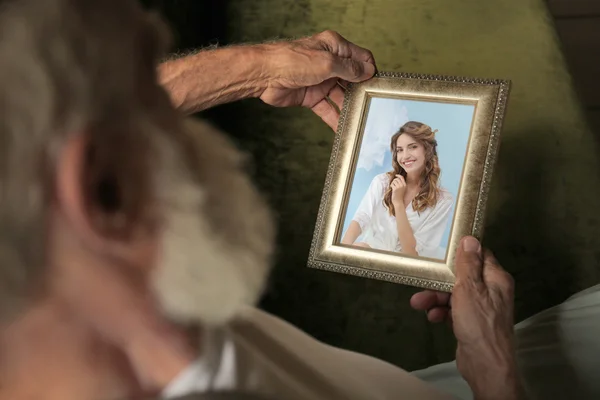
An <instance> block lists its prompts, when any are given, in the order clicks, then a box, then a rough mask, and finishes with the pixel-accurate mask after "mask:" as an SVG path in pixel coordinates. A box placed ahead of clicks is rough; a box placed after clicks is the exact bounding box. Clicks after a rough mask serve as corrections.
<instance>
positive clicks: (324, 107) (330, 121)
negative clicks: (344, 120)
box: [311, 99, 340, 132]
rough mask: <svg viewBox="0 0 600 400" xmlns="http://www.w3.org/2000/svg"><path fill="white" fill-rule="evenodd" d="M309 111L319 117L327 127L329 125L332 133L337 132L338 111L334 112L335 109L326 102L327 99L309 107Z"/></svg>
mask: <svg viewBox="0 0 600 400" xmlns="http://www.w3.org/2000/svg"><path fill="white" fill-rule="evenodd" d="M311 110H313V112H314V113H315V114H317V115H318V116H319V117H321V119H322V120H323V121H324V122H325V123H326V124H327V125H329V127H331V129H333V131H334V132H337V128H338V123H339V121H340V114H339V112H338V110H336V108H335V107H334V106H333V105H331V104H330V103H329V102H328V101H327V99H323V100H321V101H319V102H318V103H317V104H315V105H314V106H313V107H311Z"/></svg>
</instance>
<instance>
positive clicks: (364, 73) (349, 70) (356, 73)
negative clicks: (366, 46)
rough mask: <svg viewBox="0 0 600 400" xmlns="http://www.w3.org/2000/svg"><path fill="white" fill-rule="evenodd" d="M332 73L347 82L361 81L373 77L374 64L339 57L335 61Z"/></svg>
mask: <svg viewBox="0 0 600 400" xmlns="http://www.w3.org/2000/svg"><path fill="white" fill-rule="evenodd" d="M334 73H335V75H337V77H338V78H341V79H344V80H347V81H349V82H362V81H364V80H366V79H369V78H371V77H373V75H374V74H375V66H374V65H373V64H371V63H369V62H363V61H357V60H353V59H351V58H341V57H340V58H338V62H336V67H335V71H334Z"/></svg>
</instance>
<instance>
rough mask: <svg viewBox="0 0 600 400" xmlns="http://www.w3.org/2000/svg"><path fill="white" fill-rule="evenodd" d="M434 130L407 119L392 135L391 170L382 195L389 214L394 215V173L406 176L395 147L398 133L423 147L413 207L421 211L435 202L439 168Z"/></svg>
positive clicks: (437, 192) (437, 193)
mask: <svg viewBox="0 0 600 400" xmlns="http://www.w3.org/2000/svg"><path fill="white" fill-rule="evenodd" d="M436 132H437V130H435V131H434V130H432V129H431V127H430V126H428V125H426V124H424V123H422V122H417V121H409V122H407V123H405V124H404V125H402V127H401V128H400V130H398V132H396V133H395V134H394V135H393V136H392V139H391V141H390V149H391V151H392V168H393V170H392V171H390V172H388V173H387V174H388V176H389V179H390V180H389V183H388V188H387V189H386V191H385V195H384V196H383V203H384V205H385V206H386V207H387V209H388V210H389V213H390V215H392V216H395V215H396V210H395V208H394V204H392V187H391V186H390V185H391V183H392V181H393V180H394V178H395V177H396V175H402V176H403V177H404V178H406V171H405V170H404V169H403V168H402V167H401V166H400V163H398V160H397V154H398V151H397V149H396V142H397V141H398V138H399V137H400V135H402V134H404V133H406V134H407V135H409V136H410V137H412V138H413V139H415V140H416V141H417V143H419V144H420V145H421V146H423V147H424V148H425V169H423V173H422V175H421V190H420V191H419V193H418V194H417V195H416V196H415V198H414V199H413V201H412V206H413V209H414V210H415V211H417V212H418V213H421V212H423V211H425V210H426V209H427V208H429V207H434V206H435V205H436V204H437V201H438V197H439V186H438V185H439V181H440V173H441V170H440V163H439V159H438V154H437V141H436V140H435V134H436Z"/></svg>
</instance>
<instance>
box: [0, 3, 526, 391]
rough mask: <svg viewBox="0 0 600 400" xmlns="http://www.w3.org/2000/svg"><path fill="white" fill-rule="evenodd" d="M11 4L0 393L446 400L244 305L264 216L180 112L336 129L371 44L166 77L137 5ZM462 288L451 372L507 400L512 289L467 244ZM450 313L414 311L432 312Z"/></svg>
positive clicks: (511, 378) (0, 156) (339, 41)
mask: <svg viewBox="0 0 600 400" xmlns="http://www.w3.org/2000/svg"><path fill="white" fill-rule="evenodd" d="M1 4H2V6H3V8H2V13H1V15H0V30H1V31H2V35H0V70H1V71H2V73H1V74H0V79H1V80H0V85H1V87H0V111H1V112H2V118H1V119H0V120H1V128H0V274H2V275H1V277H0V283H1V285H2V290H1V291H0V296H2V297H1V299H0V305H1V308H0V311H1V313H0V316H1V317H2V320H1V323H2V331H1V333H0V399H2V400H5V399H10V400H20V399H36V400H38V399H39V400H42V399H43V400H45V399H57V400H71V399H73V400H82V399H92V400H93V399H123V398H142V397H145V396H160V397H164V398H172V397H175V396H181V395H186V394H189V393H193V392H198V393H203V392H211V391H228V390H237V391H244V392H249V393H256V394H259V395H264V396H267V397H270V398H274V399H289V400H294V399H328V400H332V399H397V398H409V399H444V398H448V396H447V395H445V394H442V392H440V391H438V390H437V389H435V388H433V387H432V386H429V385H427V384H426V383H424V382H422V381H420V380H418V379H417V378H415V377H414V376H413V375H410V374H408V373H406V372H405V371H402V370H400V369H398V368H395V367H393V366H391V365H389V364H387V363H384V362H382V361H379V360H376V359H373V358H370V357H366V356H363V355H359V354H354V353H351V352H347V351H343V350H340V349H334V348H331V347H328V346H326V345H324V344H321V343H319V342H317V341H315V340H314V339H312V338H310V337H308V336H306V335H305V334H303V333H302V332H300V331H299V330H297V329H295V328H294V327H292V326H290V325H288V324H286V323H285V322H283V321H281V320H279V319H277V318H275V317H273V316H270V315H267V314H265V313H263V312H261V311H259V310H257V309H255V308H253V307H252V305H253V304H254V302H255V301H256V300H257V298H258V296H259V295H260V294H261V291H262V289H263V285H264V281H265V277H266V276H267V274H268V270H269V264H270V259H271V255H272V251H273V235H274V234H273V227H272V221H271V218H270V214H269V210H268V208H267V207H266V206H265V203H264V202H263V201H262V199H261V197H260V195H259V194H258V193H257V192H256V190H255V188H254V187H253V186H252V184H251V183H250V182H249V180H248V178H247V177H246V175H245V174H244V165H243V163H242V162H241V159H240V156H239V155H238V153H237V152H236V150H235V149H234V148H233V147H232V146H231V145H230V144H229V143H228V142H227V140H226V139H225V137H224V136H222V135H221V134H220V133H219V132H216V131H215V130H214V129H213V128H211V127H209V126H207V125H205V124H200V123H199V122H193V121H188V120H185V119H183V118H182V116H181V114H183V113H190V112H194V111H198V110H202V109H205V108H207V107H211V106H214V105H216V104H219V103H224V102H228V101H235V100H238V99H242V98H250V97H254V98H259V99H261V100H262V101H264V102H266V103H268V104H271V105H273V106H305V107H310V108H311V109H312V110H314V112H315V113H316V114H317V115H319V116H320V117H322V118H323V120H324V121H325V122H326V123H328V124H329V125H330V126H331V127H333V128H335V127H336V125H337V119H338V111H337V108H336V107H335V106H334V105H332V103H334V104H337V105H340V103H341V101H342V99H343V94H344V92H343V82H344V81H351V82H358V81H362V80H365V79H368V78H370V77H371V76H373V74H374V72H375V63H374V60H373V56H372V55H371V53H370V52H369V51H367V50H365V49H362V48H360V47H358V46H356V45H354V44H352V43H350V42H348V41H346V40H345V39H343V38H342V37H340V36H339V35H337V34H335V33H332V32H325V33H322V34H319V35H316V36H313V37H309V38H305V39H300V40H296V41H287V42H277V43H268V44H260V45H254V46H239V47H230V48H224V49H220V50H214V51H206V52H201V53H198V54H196V55H192V56H189V57H186V58H184V59H179V60H173V61H170V62H167V63H165V64H162V65H160V66H158V65H157V60H158V58H159V57H160V56H161V55H162V52H163V51H164V49H165V41H164V39H165V35H164V29H163V28H161V27H160V24H159V23H158V21H157V20H156V18H155V17H153V16H150V15H147V14H145V13H144V12H143V11H142V10H141V9H140V8H139V7H138V6H137V5H136V4H135V3H134V2H133V1H129V0H102V1H89V0H52V1H44V2H39V1H34V0H14V1H4V2H2V3H1ZM157 67H158V68H157ZM157 69H158V74H157ZM165 88H166V90H165ZM457 275H458V283H457V286H456V291H455V292H454V294H453V310H452V316H453V320H454V322H453V324H454V325H453V327H454V332H455V334H456V336H457V339H458V350H457V362H458V369H459V371H460V372H461V374H462V375H463V377H464V379H465V380H466V382H468V384H469V385H470V387H471V388H472V391H473V393H474V394H475V396H476V398H478V399H492V398H493V399H496V398H498V399H500V398H501V399H515V398H517V397H518V396H519V393H520V391H521V384H520V380H519V377H518V374H517V372H516V367H515V364H516V360H515V356H514V344H513V333H512V281H511V279H510V277H509V276H508V275H507V274H506V273H505V272H504V271H503V270H502V269H501V267H500V266H499V265H498V264H497V262H496V261H495V260H494V259H493V257H492V256H491V255H490V254H487V255H484V253H483V252H482V250H481V247H480V246H479V243H478V242H477V241H476V240H475V239H473V238H465V240H464V241H463V242H462V245H461V248H460V249H459V252H458V255H457ZM447 302H448V297H447V296H444V295H440V294H436V293H431V292H425V293H423V294H420V295H418V296H416V297H415V299H414V305H415V307H416V308H424V309H429V310H430V317H431V318H432V319H442V318H444V317H445V315H447V313H448V310H447V309H445V308H440V307H439V306H444V305H445V304H446V303H447Z"/></svg>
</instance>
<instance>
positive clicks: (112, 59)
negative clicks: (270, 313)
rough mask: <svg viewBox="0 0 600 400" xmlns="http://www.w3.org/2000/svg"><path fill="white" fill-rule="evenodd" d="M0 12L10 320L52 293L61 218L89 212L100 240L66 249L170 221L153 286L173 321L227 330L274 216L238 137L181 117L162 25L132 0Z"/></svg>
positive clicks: (254, 278)
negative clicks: (164, 83) (72, 160)
mask: <svg viewBox="0 0 600 400" xmlns="http://www.w3.org/2000/svg"><path fill="white" fill-rule="evenodd" d="M0 4H1V6H0V7H1V12H0V316H1V317H8V316H11V315H14V313H15V312H19V311H21V310H22V307H23V306H24V305H26V304H27V302H28V301H30V300H31V299H33V298H34V297H35V296H38V295H39V293H43V292H44V289H45V288H46V287H47V282H48V279H47V275H49V273H48V271H49V270H48V264H49V259H51V258H52V257H53V256H54V254H55V253H56V252H58V251H59V249H58V248H55V246H54V242H55V241H54V240H51V239H52V238H51V237H49V236H50V235H55V234H56V232H57V228H56V226H58V225H57V224H56V220H57V215H58V216H60V218H62V220H64V221H66V222H65V225H66V226H71V225H73V226H77V224H76V223H73V221H75V220H77V218H79V217H78V216H79V215H80V214H82V215H83V217H82V218H83V219H84V220H85V221H86V224H87V225H86V226H88V225H89V227H90V230H91V231H92V232H94V235H93V237H94V238H96V239H97V238H100V239H98V240H100V242H98V240H96V239H95V240H96V241H92V240H91V239H90V240H88V239H87V238H88V237H87V236H86V235H85V234H83V233H82V234H81V235H78V233H81V232H83V230H82V231H81V232H79V231H77V229H73V230H74V232H75V234H76V235H75V236H72V237H75V238H76V239H77V240H74V241H72V242H70V243H69V246H66V247H65V246H63V247H61V248H60V250H61V251H63V250H65V248H67V249H68V250H69V251H71V248H78V249H80V250H78V251H80V252H82V251H87V252H88V253H89V254H96V253H97V252H101V251H104V250H105V249H109V250H110V249H111V248H112V247H111V246H113V247H114V246H116V245H114V243H118V244H119V245H120V246H126V245H127V244H128V240H131V237H132V235H134V233H135V232H137V230H138V228H139V227H140V226H141V225H142V224H156V225H157V226H159V228H160V229H159V230H160V232H161V235H162V236H161V237H162V241H161V246H160V247H161V251H160V255H159V256H157V257H158V258H157V260H154V261H156V262H152V264H156V265H152V278H151V279H150V281H151V286H152V288H153V290H154V293H155V294H156V295H157V297H158V300H159V302H160V304H161V306H162V307H163V308H164V310H165V311H166V312H167V313H169V314H170V316H171V317H174V318H177V319H181V320H188V321H189V320H194V321H197V320H200V321H205V322H219V321H222V320H224V319H227V318H229V317H231V316H232V315H233V314H234V313H235V312H236V310H237V309H238V307H239V306H240V304H242V303H251V302H253V301H254V300H255V299H256V297H257V296H258V294H259V293H260V290H261V288H262V285H263V282H264V278H265V274H266V273H267V270H268V268H267V266H268V264H269V259H270V255H271V242H272V238H273V231H272V227H271V224H270V219H269V213H268V211H267V208H266V206H265V204H264V203H263V202H262V200H261V199H260V197H259V196H258V194H257V193H256V191H255V190H254V188H253V187H252V185H251V184H250V182H249V181H248V179H247V178H246V176H245V175H244V174H243V171H242V170H241V166H240V165H239V161H238V160H239V156H238V154H237V152H236V151H235V150H234V149H233V148H232V146H231V145H230V144H229V143H228V142H227V140H225V139H224V138H223V137H222V136H221V135H220V133H218V132H216V131H215V130H214V129H212V128H210V127H208V126H206V125H203V124H199V123H192V122H185V121H183V119H182V118H181V117H180V116H179V115H178V114H177V112H176V111H175V110H174V109H173V108H172V106H171V104H170V102H169V98H168V96H167V94H166V93H165V92H164V91H163V90H162V89H161V88H160V87H159V85H158V84H157V83H156V79H155V78H156V77H155V67H156V62H157V60H158V58H159V57H160V56H161V55H162V53H163V51H164V50H165V42H166V41H165V40H164V39H165V34H164V29H163V28H161V27H160V24H158V23H157V21H156V20H155V19H154V18H153V17H152V16H149V15H148V14H146V13H145V12H144V11H142V10H141V8H140V7H138V5H137V4H136V3H134V2H133V1H129V0H98V1H89V0H48V1H36V0H13V1H3V2H1V3H0ZM78 138H81V140H82V142H83V143H84V146H85V154H86V157H85V158H83V159H82V160H81V163H79V164H73V165H77V166H78V168H79V169H78V170H77V171H76V176H77V180H76V181H73V182H75V183H76V185H74V186H76V187H75V188H74V189H73V193H74V198H76V199H77V198H80V200H81V204H82V207H81V213H79V214H77V213H75V212H73V211H72V210H70V209H68V207H66V206H65V204H71V203H69V202H68V201H65V200H64V199H69V195H70V193H71V192H70V191H69V188H70V187H71V186H73V185H71V186H69V185H68V184H67V185H63V184H61V180H64V179H66V178H64V177H63V175H61V174H62V172H61V171H62V170H61V168H62V167H61V165H62V164H63V163H64V160H65V159H68V154H67V153H66V152H67V150H68V149H71V148H74V146H75V145H73V142H74V141H76V140H79V139H78ZM67 175H68V174H67ZM63 178H64V179H63ZM67 181H68V180H67ZM69 182H71V181H69ZM73 182H71V183H73ZM78 196H79V197H78ZM78 210H79V209H78ZM71 214H72V215H71ZM69 224H71V225H69ZM144 226H145V225H144ZM98 243H100V244H98ZM115 248H116V247H115ZM107 251H108V250H107ZM95 252H96V253H95ZM115 254H118V252H117V251H115V252H114V254H113V253H110V256H111V257H112V256H114V255H115ZM105 258H106V257H105ZM117 258H118V257H117ZM64 259H65V258H64V257H63V256H61V260H64ZM117 261H119V260H117ZM116 264H119V263H118V262H117V263H116ZM119 265H120V264H119ZM80 267H81V268H87V266H86V265H81V266H80ZM34 295H35V296H34Z"/></svg>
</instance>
